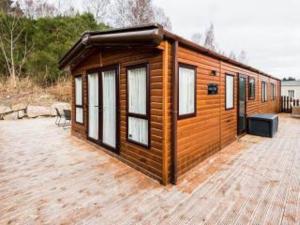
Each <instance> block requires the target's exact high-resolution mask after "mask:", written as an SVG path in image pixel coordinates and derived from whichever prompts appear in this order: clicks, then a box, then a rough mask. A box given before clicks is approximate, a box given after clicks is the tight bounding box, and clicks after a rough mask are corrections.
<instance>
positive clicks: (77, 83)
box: [75, 77, 82, 105]
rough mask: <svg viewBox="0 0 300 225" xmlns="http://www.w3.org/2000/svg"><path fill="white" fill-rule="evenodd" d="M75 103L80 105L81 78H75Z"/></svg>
mask: <svg viewBox="0 0 300 225" xmlns="http://www.w3.org/2000/svg"><path fill="white" fill-rule="evenodd" d="M75 95H76V96H75V104H76V105H82V78H81V77H76V78H75Z"/></svg>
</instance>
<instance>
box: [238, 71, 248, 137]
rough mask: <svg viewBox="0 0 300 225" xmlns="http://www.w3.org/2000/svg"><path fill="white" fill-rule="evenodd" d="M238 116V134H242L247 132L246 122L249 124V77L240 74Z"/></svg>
mask: <svg viewBox="0 0 300 225" xmlns="http://www.w3.org/2000/svg"><path fill="white" fill-rule="evenodd" d="M238 77H239V78H238V101H237V103H238V110H237V113H238V118H237V122H238V125H237V128H238V134H242V133H244V132H246V124H247V117H246V83H247V77H246V76H243V75H241V74H239V76H238Z"/></svg>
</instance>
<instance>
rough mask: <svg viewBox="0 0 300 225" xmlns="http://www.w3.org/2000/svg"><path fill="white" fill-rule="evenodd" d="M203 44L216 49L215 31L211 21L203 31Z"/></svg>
mask: <svg viewBox="0 0 300 225" xmlns="http://www.w3.org/2000/svg"><path fill="white" fill-rule="evenodd" d="M204 46H205V47H206V48H208V49H210V50H213V51H216V43H215V31H214V25H213V24H212V23H211V24H210V26H209V28H208V29H207V30H206V32H205V37H204Z"/></svg>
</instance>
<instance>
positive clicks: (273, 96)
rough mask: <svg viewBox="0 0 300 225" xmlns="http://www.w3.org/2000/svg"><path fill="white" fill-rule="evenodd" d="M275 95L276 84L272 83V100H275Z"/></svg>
mask: <svg viewBox="0 0 300 225" xmlns="http://www.w3.org/2000/svg"><path fill="white" fill-rule="evenodd" d="M275 96H276V89H275V84H273V83H271V98H272V100H275Z"/></svg>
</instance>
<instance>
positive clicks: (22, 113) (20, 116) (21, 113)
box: [18, 110, 25, 119]
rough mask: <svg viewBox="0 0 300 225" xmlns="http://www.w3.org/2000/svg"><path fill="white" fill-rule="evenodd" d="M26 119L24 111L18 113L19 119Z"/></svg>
mask: <svg viewBox="0 0 300 225" xmlns="http://www.w3.org/2000/svg"><path fill="white" fill-rule="evenodd" d="M24 117H25V112H24V110H20V111H18V119H23V118H24Z"/></svg>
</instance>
